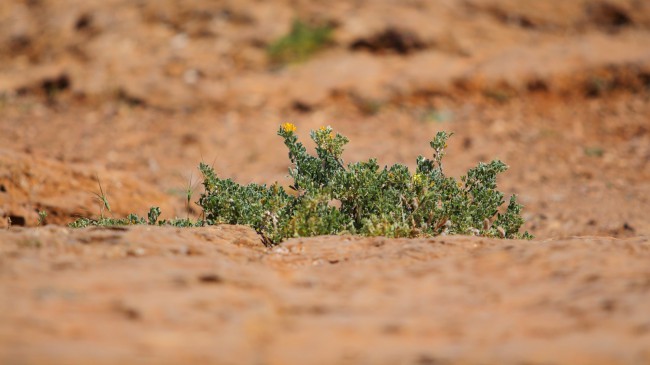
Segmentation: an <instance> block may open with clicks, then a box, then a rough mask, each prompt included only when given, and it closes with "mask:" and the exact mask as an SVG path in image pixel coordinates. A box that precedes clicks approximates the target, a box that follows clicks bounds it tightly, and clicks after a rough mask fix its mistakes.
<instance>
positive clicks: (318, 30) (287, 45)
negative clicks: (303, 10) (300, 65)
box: [267, 19, 332, 64]
mask: <svg viewBox="0 0 650 365" xmlns="http://www.w3.org/2000/svg"><path fill="white" fill-rule="evenodd" d="M331 38H332V27H330V26H311V25H309V24H307V23H304V22H303V21H301V20H298V19H296V20H294V21H293V24H292V26H291V30H290V31H289V33H288V34H286V35H285V36H283V37H281V38H279V39H277V40H276V41H274V42H273V43H271V44H270V45H269V46H268V48H267V52H268V54H269V57H270V59H271V61H272V62H273V63H276V64H286V63H294V62H302V61H305V60H307V59H308V58H309V57H310V56H311V55H312V54H314V53H315V52H317V51H319V50H320V49H322V48H323V47H324V46H325V45H326V44H327V43H328V42H330V41H331Z"/></svg>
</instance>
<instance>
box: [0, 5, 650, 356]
mask: <svg viewBox="0 0 650 365" xmlns="http://www.w3.org/2000/svg"><path fill="white" fill-rule="evenodd" d="M296 18H299V19H303V20H305V21H307V22H311V23H314V24H326V25H329V26H332V27H333V40H332V42H331V43H330V44H329V45H328V46H327V47H326V48H325V49H324V50H323V51H321V52H319V53H318V54H316V55H315V56H313V57H312V58H310V59H309V60H307V61H305V62H302V63H298V64H291V65H286V66H280V65H278V64H276V63H274V62H272V60H271V59H270V58H269V56H268V54H267V51H266V49H267V47H268V45H269V44H271V43H272V42H273V41H274V40H275V39H277V38H278V37H280V36H282V35H283V34H286V33H287V31H288V30H289V28H290V26H291V22H292V20H293V19H296ZM647 44H650V4H647V3H646V2H644V1H637V0H609V1H587V0H574V1H560V0H557V1H556V0H553V1H545V2H536V3H530V2H521V1H516V0H465V1H460V0H447V1H438V2H433V1H369V0H361V1H356V2H344V1H333V2H327V3H322V4H321V3H317V2H309V1H282V0H273V1H265V2H255V1H248V0H246V1H205V0H193V1H185V2H177V1H172V0H169V1H167V0H160V1H155V2H154V1H151V2H146V1H142V2H132V1H126V0H108V1H101V2H100V1H80V0H65V1H64V0H37V1H34V0H29V1H27V0H25V1H12V2H3V3H1V4H0V227H2V231H0V363H8V364H23V363H44V362H46V363H57V364H69V363H80V364H81V363H89V362H92V363H124V362H135V361H137V362H140V363H156V364H159V363H188V362H198V363H259V364H274V363H277V364H287V363H323V364H325V363H328V364H329V363H355V364H356V363H373V364H374V363H386V364H392V363H405V364H410V363H414V364H440V363H442V364H446V363H499V364H524V363H528V364H555V363H558V364H560V363H562V364H614V363H616V364H645V363H650V352H649V351H648V348H650V314H649V313H650V305H648V304H647V303H650V300H649V299H650V298H649V297H650V265H647V262H648V259H649V255H650V243H649V241H648V235H650V220H649V219H648V218H647V212H648V208H649V207H650V48H649V47H647ZM285 121H291V122H293V123H294V124H296V125H297V127H298V134H299V135H300V136H301V137H302V138H304V139H306V138H307V136H308V133H309V130H310V129H315V128H317V127H319V126H321V125H331V126H332V127H334V128H335V129H336V130H337V131H340V132H341V133H342V134H345V135H346V136H348V137H349V138H350V140H351V142H350V144H349V147H348V149H347V151H346V153H345V154H344V158H345V159H346V161H349V162H353V161H359V160H365V159H368V158H370V157H377V158H378V160H379V162H380V163H383V164H393V163H396V162H399V163H404V164H407V165H408V166H410V167H413V166H414V164H415V158H416V157H417V155H419V154H425V155H426V154H429V153H430V152H429V147H428V141H429V140H430V139H431V138H432V136H433V135H435V132H436V131H439V130H447V131H451V132H454V133H455V135H454V137H453V138H452V140H451V141H450V148H449V153H448V155H447V157H446V158H447V162H446V165H445V167H446V169H447V171H448V172H449V173H450V174H451V175H454V176H459V175H461V174H462V173H463V172H464V171H466V170H467V169H468V168H469V167H472V166H473V165H475V164H476V163H477V162H478V161H488V160H491V159H494V158H499V159H502V160H503V161H505V162H506V163H507V164H508V165H509V166H510V170H509V171H508V172H506V173H505V174H503V175H502V176H501V177H500V180H499V186H500V188H501V189H502V190H503V191H505V192H506V193H508V194H511V193H516V194H518V196H519V197H520V200H521V201H522V202H523V203H524V204H525V205H526V208H525V210H524V217H525V218H526V224H525V226H524V229H526V230H528V231H530V232H531V233H532V234H534V235H535V236H536V239H535V240H533V241H530V242H523V241H521V242H520V241H499V240H486V239H479V238H471V237H444V238H443V237H440V238H432V239H416V240H388V239H383V238H371V239H366V238H357V237H322V238H321V237H317V238H310V239H298V240H291V241H288V242H285V243H283V244H282V245H280V246H278V247H276V248H273V249H266V248H265V247H264V246H263V245H262V244H261V242H260V240H259V237H257V236H256V235H255V233H254V232H252V231H250V230H249V229H247V228H244V227H227V226H223V227H210V228H201V229H198V228H197V229H188V230H181V229H173V228H146V227H138V228H129V229H125V230H123V229H83V230H71V229H68V228H65V224H67V223H69V222H71V221H73V220H74V219H75V218H76V217H80V216H97V215H98V214H99V213H100V207H99V204H98V202H97V198H96V196H95V195H94V194H95V193H99V185H98V180H99V181H100V182H101V185H102V190H104V191H105V192H106V194H107V196H108V199H109V201H110V204H111V207H112V213H111V214H114V215H115V216H116V217H117V216H124V215H126V214H128V213H131V212H135V213H139V214H144V213H146V211H147V210H148V208H149V207H150V206H152V205H156V206H160V207H161V208H162V210H163V216H165V217H174V216H181V217H185V216H190V217H198V216H199V214H200V211H199V209H198V207H196V206H194V205H190V206H189V207H188V206H187V205H186V204H185V195H186V191H187V189H188V187H189V188H190V189H191V190H192V191H193V199H196V197H197V196H198V194H200V191H201V190H200V186H199V185H200V184H199V179H198V176H197V175H198V171H197V170H196V166H197V165H198V163H199V162H200V161H206V162H209V163H211V164H213V165H214V166H215V169H216V171H217V172H218V173H219V174H220V175H221V176H227V177H232V178H234V179H235V180H236V181H238V182H240V183H248V182H267V183H268V182H273V181H279V182H280V183H282V184H285V185H287V184H288V183H289V180H288V179H287V177H286V174H287V167H288V163H289V162H288V159H287V156H286V151H285V150H284V146H283V145H282V143H281V140H280V138H279V137H277V136H276V135H275V131H276V130H277V128H278V125H279V124H280V123H282V122H285ZM40 211H45V212H47V217H46V218H45V221H44V222H42V223H43V224H44V225H45V227H37V226H38V225H39V214H38V212H40Z"/></svg>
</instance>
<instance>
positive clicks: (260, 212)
mask: <svg viewBox="0 0 650 365" xmlns="http://www.w3.org/2000/svg"><path fill="white" fill-rule="evenodd" d="M295 132H296V127H295V126H294V125H293V124H290V123H285V124H283V125H282V126H280V129H279V130H278V135H279V136H280V137H282V138H283V140H284V144H285V145H286V146H287V148H288V150H289V159H290V161H291V163H292V167H291V168H290V169H289V175H290V177H291V178H293V184H292V185H291V186H290V187H289V189H290V190H289V191H287V190H285V189H284V188H283V187H282V186H280V185H278V184H277V183H275V184H273V185H270V186H267V185H259V184H248V185H240V184H238V183H236V182H234V181H233V180H231V179H222V178H220V177H218V176H217V174H216V173H215V171H214V169H213V168H212V167H211V166H209V165H207V164H205V163H201V164H200V165H199V170H200V171H201V173H202V174H203V187H204V192H203V193H202V194H201V196H200V198H199V200H198V202H197V203H198V205H199V206H201V208H203V220H200V221H197V222H191V221H190V220H189V219H180V220H172V221H158V216H159V215H160V210H158V209H157V208H155V207H154V208H152V209H151V211H150V212H149V217H148V220H145V219H144V218H140V217H138V216H136V215H133V214H132V215H130V216H129V217H127V218H126V219H121V220H120V219H118V220H116V219H109V218H101V219H100V220H89V219H86V218H82V219H80V220H77V221H76V222H74V223H72V224H71V226H73V227H84V226H88V225H116V224H117V225H123V224H127V225H128V224H158V225H164V224H171V225H175V226H196V225H213V224H224V223H225V224H240V225H246V226H249V227H252V228H253V229H255V230H256V231H257V232H258V233H259V234H260V235H261V237H262V240H263V242H264V243H265V244H266V245H274V244H277V243H279V242H281V241H283V240H285V239H287V238H291V237H305V236H317V235H337V234H358V235H364V236H386V237H419V236H435V235H447V234H464V235H476V236H485V237H499V238H524V239H529V238H532V236H531V235H530V234H528V232H524V233H519V229H520V227H521V225H522V224H523V218H522V217H521V209H522V206H521V205H520V204H519V203H517V199H516V196H515V195H512V196H511V197H510V200H509V203H508V205H507V206H506V207H505V209H500V208H502V207H503V205H504V203H505V200H504V194H503V193H501V192H499V191H498V190H496V179H497V175H498V174H499V173H501V172H504V171H506V169H507V168H508V167H507V166H506V164H504V163H503V162H501V161H499V160H494V161H492V162H490V163H482V162H481V163H479V164H478V165H477V166H476V167H474V168H472V169H470V170H469V171H467V173H466V174H465V175H464V176H462V177H461V178H460V180H456V179H454V178H453V177H448V176H445V174H444V172H443V164H442V160H443V157H444V156H445V149H446V148H447V140H448V139H449V137H451V134H449V133H447V132H438V133H437V134H436V136H435V138H434V139H433V140H432V141H431V142H430V146H431V148H432V150H433V154H432V157H431V158H427V157H423V156H418V158H417V160H416V163H417V167H416V169H415V172H414V173H411V172H410V171H409V169H408V168H407V167H406V166H404V165H401V164H395V165H393V166H390V167H388V166H385V167H380V165H379V164H378V163H377V160H376V159H370V160H368V161H365V162H357V163H352V164H348V165H345V164H344V162H343V159H342V158H341V156H342V154H343V150H344V146H345V145H346V144H347V143H348V139H347V138H346V137H345V136H343V135H341V134H338V133H334V131H333V130H332V128H331V127H321V128H320V129H318V130H315V131H312V132H311V139H312V140H313V141H314V142H315V144H316V154H315V155H313V154H310V153H308V152H307V149H306V148H305V146H304V145H303V144H302V143H300V142H299V141H298V137H297V135H296V133H295Z"/></svg>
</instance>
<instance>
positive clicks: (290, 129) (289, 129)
mask: <svg viewBox="0 0 650 365" xmlns="http://www.w3.org/2000/svg"><path fill="white" fill-rule="evenodd" d="M282 130H283V131H285V132H286V133H289V132H295V131H296V126H295V125H293V124H292V123H284V124H282Z"/></svg>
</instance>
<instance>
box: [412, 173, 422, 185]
mask: <svg viewBox="0 0 650 365" xmlns="http://www.w3.org/2000/svg"><path fill="white" fill-rule="evenodd" d="M412 180H413V182H414V183H415V184H419V183H421V182H422V174H415V175H413V177H412Z"/></svg>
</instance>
